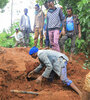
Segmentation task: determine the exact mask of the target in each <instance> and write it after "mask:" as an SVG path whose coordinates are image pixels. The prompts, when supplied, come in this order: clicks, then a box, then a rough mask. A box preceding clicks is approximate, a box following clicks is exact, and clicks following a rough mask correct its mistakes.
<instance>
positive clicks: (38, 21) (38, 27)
mask: <svg viewBox="0 0 90 100" xmlns="http://www.w3.org/2000/svg"><path fill="white" fill-rule="evenodd" d="M43 25H44V13H43V11H42V10H41V9H40V7H39V5H38V4H36V5H35V22H34V31H35V36H34V46H37V42H38V36H39V35H40V48H43Z"/></svg>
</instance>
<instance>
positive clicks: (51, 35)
mask: <svg viewBox="0 0 90 100" xmlns="http://www.w3.org/2000/svg"><path fill="white" fill-rule="evenodd" d="M49 41H50V45H51V47H50V48H53V41H54V40H53V31H49Z"/></svg>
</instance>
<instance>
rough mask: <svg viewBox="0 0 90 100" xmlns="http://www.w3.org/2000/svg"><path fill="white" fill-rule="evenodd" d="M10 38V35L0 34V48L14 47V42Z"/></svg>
mask: <svg viewBox="0 0 90 100" xmlns="http://www.w3.org/2000/svg"><path fill="white" fill-rule="evenodd" d="M10 36H11V34H7V33H1V34H0V46H2V47H8V48H11V47H14V44H15V40H14V39H13V38H12V39H10V38H9V37H10Z"/></svg>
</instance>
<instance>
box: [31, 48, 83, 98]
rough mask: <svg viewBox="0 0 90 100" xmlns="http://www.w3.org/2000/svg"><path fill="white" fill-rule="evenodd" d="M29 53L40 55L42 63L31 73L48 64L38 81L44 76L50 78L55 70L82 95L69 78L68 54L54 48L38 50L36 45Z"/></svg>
mask: <svg viewBox="0 0 90 100" xmlns="http://www.w3.org/2000/svg"><path fill="white" fill-rule="evenodd" d="M29 54H30V55H31V56H32V57H33V58H35V59H36V58H37V57H38V59H39V61H40V65H39V66H38V67H37V68H36V69H34V70H33V71H31V72H30V73H29V75H32V74H33V73H38V72H40V70H41V69H42V68H43V67H44V66H46V68H45V71H44V72H43V74H42V75H41V76H39V77H38V78H37V79H36V82H37V83H40V82H41V81H42V79H43V78H49V75H50V73H51V71H52V70H53V71H54V72H55V73H56V74H57V75H58V76H59V77H60V79H61V80H62V82H63V83H64V84H66V85H67V86H71V87H72V88H73V89H74V90H75V91H76V92H77V93H78V94H79V95H80V96H81V95H82V93H81V91H80V90H79V89H78V88H77V87H76V85H75V84H74V83H73V82H72V81H71V80H69V79H68V78H67V68H66V67H67V62H68V57H67V56H66V55H64V54H62V53H59V52H57V51H54V50H38V48H36V47H35V46H34V47H32V48H31V49H30V51H29Z"/></svg>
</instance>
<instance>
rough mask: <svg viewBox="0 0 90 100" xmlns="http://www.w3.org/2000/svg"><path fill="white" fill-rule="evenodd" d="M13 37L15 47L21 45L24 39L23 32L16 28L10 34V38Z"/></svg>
mask: <svg viewBox="0 0 90 100" xmlns="http://www.w3.org/2000/svg"><path fill="white" fill-rule="evenodd" d="M13 37H15V40H16V44H15V46H14V47H17V46H18V45H20V46H23V43H24V39H23V34H22V32H19V28H16V32H15V33H14V34H13V35H12V36H10V38H13Z"/></svg>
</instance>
